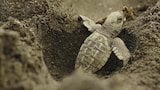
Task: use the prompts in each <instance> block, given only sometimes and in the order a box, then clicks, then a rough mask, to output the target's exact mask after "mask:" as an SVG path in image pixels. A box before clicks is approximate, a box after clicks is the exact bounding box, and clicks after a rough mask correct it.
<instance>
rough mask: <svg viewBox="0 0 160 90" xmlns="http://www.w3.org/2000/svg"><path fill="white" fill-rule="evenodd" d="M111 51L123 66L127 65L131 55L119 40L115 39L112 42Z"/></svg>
mask: <svg viewBox="0 0 160 90" xmlns="http://www.w3.org/2000/svg"><path fill="white" fill-rule="evenodd" d="M112 51H113V52H114V54H115V55H116V56H117V57H118V59H120V60H123V66H125V65H126V64H127V63H128V61H129V58H130V57H131V54H130V52H129V50H128V48H127V47H126V45H125V44H124V42H123V41H122V40H121V39H120V38H115V39H114V40H113V44H112Z"/></svg>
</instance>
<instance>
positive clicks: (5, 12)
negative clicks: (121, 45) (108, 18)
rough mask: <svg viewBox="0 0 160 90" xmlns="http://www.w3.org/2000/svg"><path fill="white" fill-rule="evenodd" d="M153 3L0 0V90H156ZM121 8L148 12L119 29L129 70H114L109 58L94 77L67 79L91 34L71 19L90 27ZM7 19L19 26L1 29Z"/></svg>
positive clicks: (159, 66) (159, 79)
mask: <svg viewBox="0 0 160 90" xmlns="http://www.w3.org/2000/svg"><path fill="white" fill-rule="evenodd" d="M155 1H156V0H146V1H144V0H132V1H130V2H129V1H128V0H126V1H122V2H119V1H118V0H114V1H109V0H99V1H97V0H92V1H91V0H85V2H84V1H83V0H74V1H73V0H72V1H71V0H66V1H60V0H55V1H54V0H53V1H52V0H27V1H25V4H24V1H23V0H19V1H17V0H15V1H14V0H2V3H0V15H1V16H0V17H1V18H0V21H1V23H0V25H3V24H4V25H5V26H3V27H1V28H0V32H1V33H0V71H1V73H0V89H2V90H57V89H56V88H57V87H58V90H89V89H90V90H106V89H109V90H132V89H133V90H135V89H136V90H159V89H160V72H159V71H160V62H159V61H160V59H159V58H160V57H159V56H160V46H159V43H160V40H159V38H160V34H159V29H160V27H159V26H160V22H159V20H160V16H159V11H160V1H159V3H157V5H155V3H154V2H155ZM60 2H62V4H61V3H60ZM117 3H118V5H117ZM123 5H127V6H132V7H139V6H143V5H147V6H148V7H149V8H148V10H147V11H145V10H142V11H140V13H139V16H138V17H137V18H135V19H134V20H133V21H129V22H127V23H125V24H124V27H123V28H122V29H123V31H122V32H121V34H120V35H119V36H118V37H120V38H122V39H123V40H124V42H125V43H126V45H127V47H128V48H129V50H130V51H131V54H132V58H131V60H130V61H129V64H128V65H127V66H126V67H117V66H119V64H117V61H115V57H114V55H111V57H110V60H109V61H110V62H108V63H106V65H105V66H104V67H103V68H102V69H101V70H100V71H99V72H97V73H96V74H94V75H87V74H83V73H76V74H72V72H74V63H75V60H76V56H77V54H78V51H79V48H80V46H81V44H82V43H83V41H84V40H85V38H86V37H87V36H88V35H90V34H91V33H90V32H88V31H87V29H86V28H85V27H84V26H83V25H82V23H81V22H79V21H78V20H77V15H76V14H75V13H77V14H78V15H79V14H83V15H86V16H88V17H90V18H93V19H94V20H95V21H96V20H97V18H101V17H103V16H105V15H106V14H108V13H109V12H111V11H112V10H118V9H119V8H121V7H122V6H123ZM152 5H155V6H154V7H152ZM60 6H61V7H60ZM106 6H107V7H106ZM68 8H69V9H68ZM71 8H72V9H73V12H71V11H70V9H71ZM104 12H105V13H104ZM9 16H12V17H14V18H16V20H17V19H19V20H21V22H19V23H15V22H13V20H9V22H7V23H4V22H5V21H7V18H8V17H9ZM17 21H18V20H17ZM41 46H42V47H41ZM44 62H45V63H44ZM46 67H47V68H48V69H47V68H46ZM48 71H49V72H48ZM50 74H51V76H52V77H53V79H52V78H51V76H50ZM95 75H100V76H101V78H98V77H97V76H95ZM67 76H69V77H67ZM66 77H67V78H66ZM63 78H64V79H63ZM84 82H85V83H84ZM81 83H84V85H86V86H85V87H84V86H83V87H82V85H81ZM70 86H74V87H70ZM113 86H114V87H115V88H113Z"/></svg>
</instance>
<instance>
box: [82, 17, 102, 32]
mask: <svg viewBox="0 0 160 90" xmlns="http://www.w3.org/2000/svg"><path fill="white" fill-rule="evenodd" d="M79 17H80V18H81V19H82V20H83V25H84V26H85V27H86V28H88V31H90V32H94V31H95V30H97V29H99V28H101V25H100V24H96V23H95V22H94V21H93V20H91V19H89V18H88V17H85V16H83V15H80V16H79Z"/></svg>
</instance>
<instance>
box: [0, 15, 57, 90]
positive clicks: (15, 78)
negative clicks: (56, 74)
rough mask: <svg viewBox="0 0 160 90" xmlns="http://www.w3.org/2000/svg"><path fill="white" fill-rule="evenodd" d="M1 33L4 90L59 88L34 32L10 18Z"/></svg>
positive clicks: (0, 80) (0, 64)
mask: <svg viewBox="0 0 160 90" xmlns="http://www.w3.org/2000/svg"><path fill="white" fill-rule="evenodd" d="M0 32H1V33H0V68H1V69H0V71H1V73H0V89H1V90H33V89H34V90H36V89H35V87H39V86H41V87H42V86H45V85H47V84H50V83H52V84H53V85H54V84H55V82H54V81H53V80H52V78H51V77H50V75H49V73H48V70H47V68H46V66H45V64H44V61H43V57H42V51H41V46H40V45H39V43H38V42H37V41H36V38H35V35H34V33H33V32H32V31H31V28H28V27H26V26H25V24H24V23H21V22H20V21H18V20H17V19H14V18H10V20H9V21H8V22H7V23H5V24H3V25H2V26H1V27H0Z"/></svg>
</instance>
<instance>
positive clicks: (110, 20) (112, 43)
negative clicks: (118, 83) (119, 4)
mask: <svg viewBox="0 0 160 90" xmlns="http://www.w3.org/2000/svg"><path fill="white" fill-rule="evenodd" d="M80 18H81V19H82V21H83V25H84V26H85V27H87V28H88V30H89V31H90V32H92V34H91V35H90V36H89V37H87V38H86V39H85V41H84V43H83V44H82V46H81V48H80V51H79V53H78V56H77V59H76V63H75V69H76V70H77V69H81V70H83V71H86V72H92V73H94V72H96V71H98V70H99V69H101V68H102V67H103V66H104V65H105V63H106V62H107V61H108V59H109V57H110V55H111V52H112V51H113V52H114V54H115V55H116V56H117V57H118V59H120V60H122V61H123V65H126V64H127V63H128V60H129V58H130V57H131V55H130V52H129V50H128V49H127V47H126V46H125V44H124V42H123V41H122V40H121V39H120V38H118V37H117V35H118V34H119V33H120V32H121V27H122V25H123V22H124V21H125V16H124V13H123V11H115V12H112V13H110V14H109V15H108V16H107V18H106V19H105V21H104V23H103V24H102V25H101V24H96V23H95V22H94V21H93V20H91V19H89V18H87V17H85V16H82V15H80Z"/></svg>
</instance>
